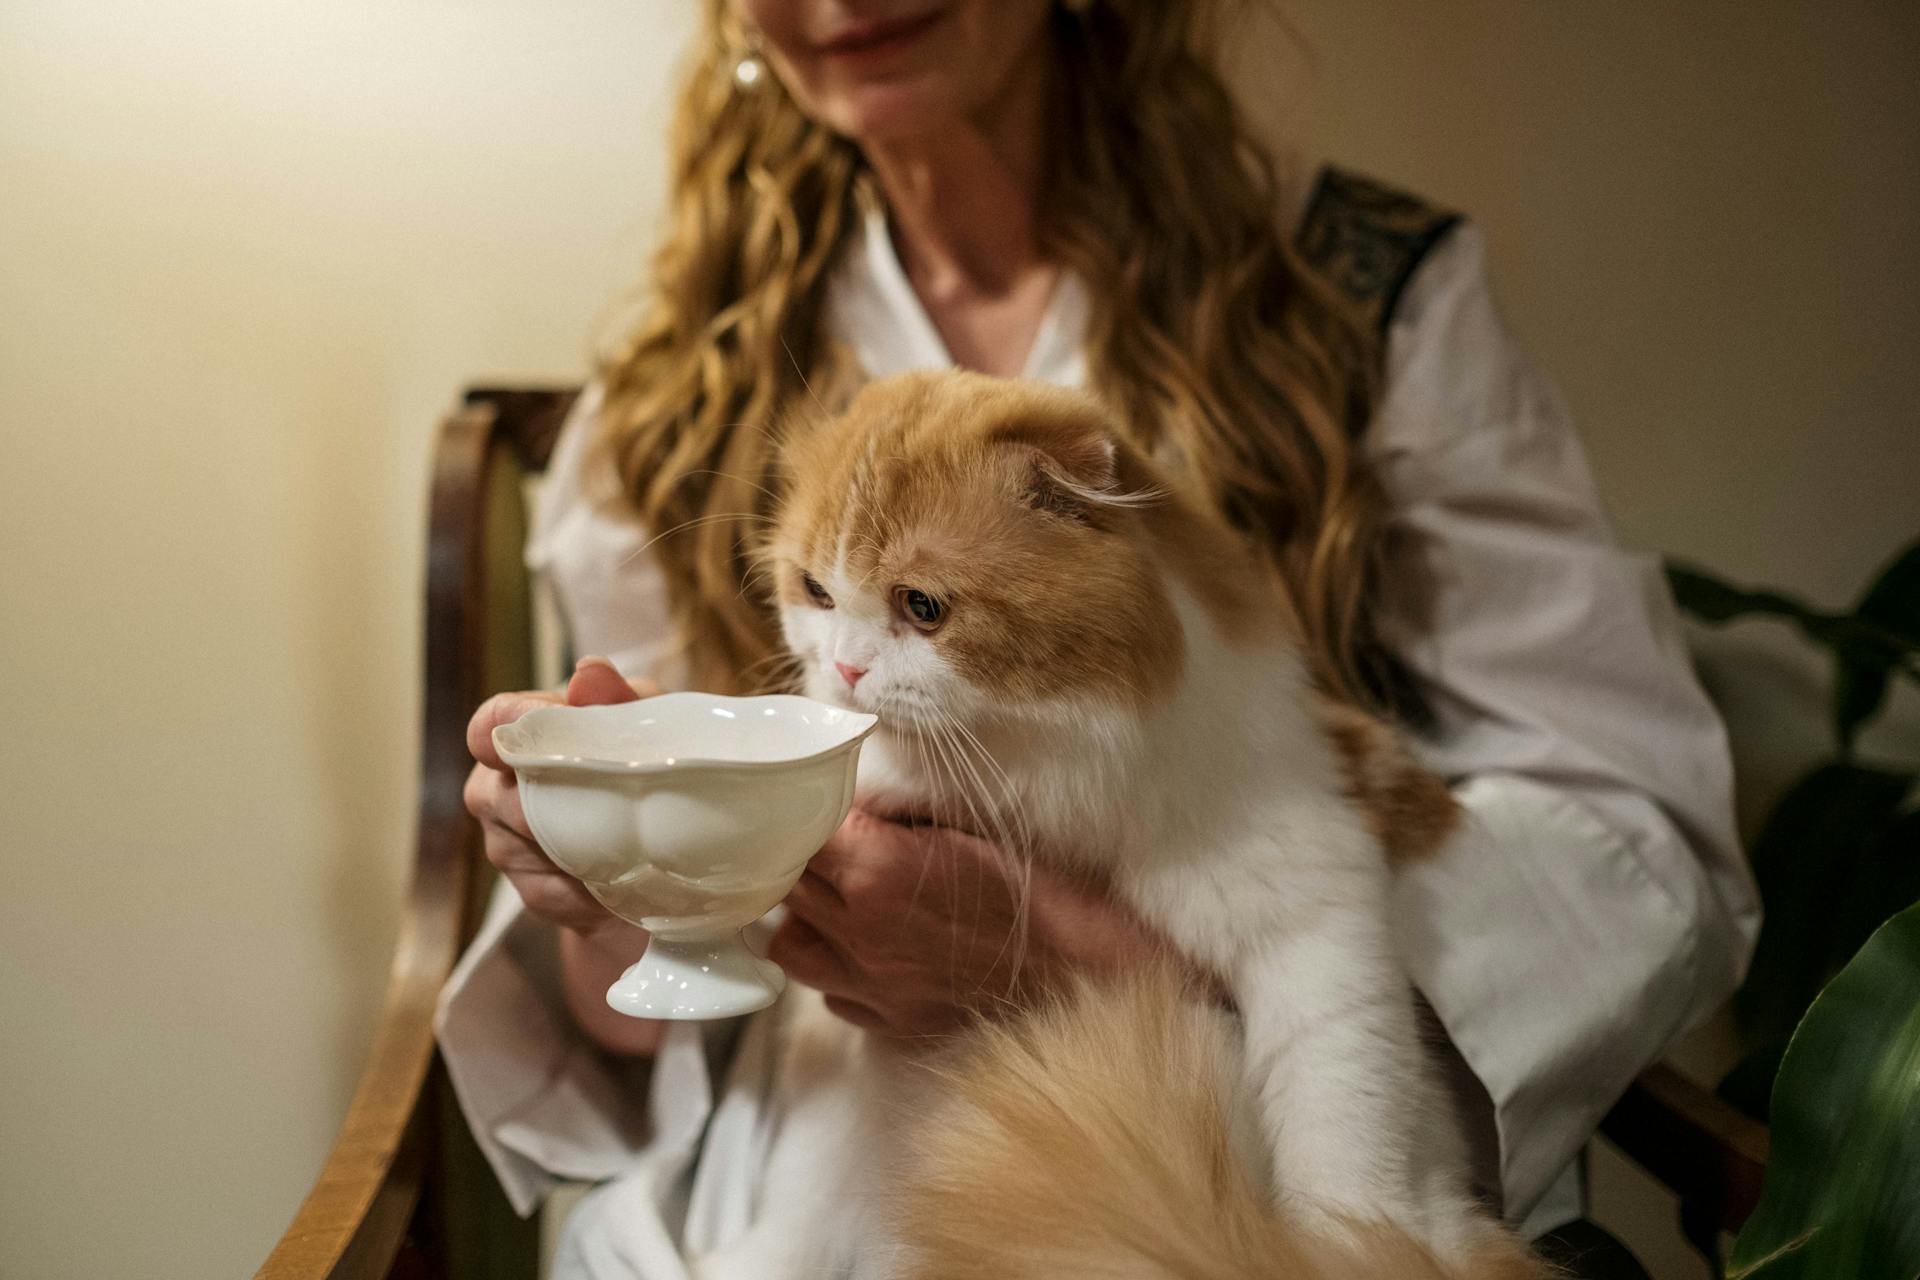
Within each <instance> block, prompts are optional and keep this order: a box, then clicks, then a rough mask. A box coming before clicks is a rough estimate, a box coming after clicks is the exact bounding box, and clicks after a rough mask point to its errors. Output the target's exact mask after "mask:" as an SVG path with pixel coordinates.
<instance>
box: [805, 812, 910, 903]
mask: <svg viewBox="0 0 1920 1280" xmlns="http://www.w3.org/2000/svg"><path fill="white" fill-rule="evenodd" d="M899 830H901V828H896V827H895V826H894V824H892V823H890V822H883V821H882V820H880V819H878V818H876V817H874V816H873V815H871V814H869V813H867V812H865V811H864V810H861V809H854V810H851V811H850V812H848V814H847V817H846V821H844V822H842V823H841V824H840V829H839V830H838V831H835V832H834V833H833V834H832V835H830V836H828V837H827V842H826V844H824V845H822V846H821V847H820V851H819V852H818V853H816V854H814V855H813V857H812V858H811V859H809V860H808V862H807V874H808V875H811V876H814V877H815V878H817V879H819V880H821V881H822V882H824V883H825V885H826V886H827V887H828V888H829V889H831V890H832V891H833V892H834V894H835V895H836V896H838V897H839V899H840V900H841V901H842V902H845V901H847V900H848V899H849V898H850V897H851V896H852V895H853V894H854V893H857V892H859V890H860V888H861V887H862V886H863V885H867V884H870V883H871V882H872V881H873V880H874V879H875V878H876V876H877V875H878V874H880V873H881V872H883V871H884V869H885V864H886V862H887V859H888V857H889V855H890V854H891V853H892V847H891V846H892V843H893V839H894V837H895V836H896V833H897V832H898V831H899Z"/></svg>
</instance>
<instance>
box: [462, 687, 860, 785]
mask: <svg viewBox="0 0 1920 1280" xmlns="http://www.w3.org/2000/svg"><path fill="white" fill-rule="evenodd" d="M639 708H648V709H652V710H656V711H661V710H664V711H671V712H674V713H676V714H678V713H680V712H681V709H682V708H685V709H686V710H687V711H688V712H692V713H695V714H697V712H698V711H699V710H702V709H704V710H706V711H709V712H712V711H714V710H716V709H718V710H720V711H723V712H726V711H732V712H736V713H737V712H738V711H743V710H770V711H778V710H780V709H783V708H785V709H791V710H795V711H798V710H801V709H803V708H804V709H809V710H813V711H817V712H819V713H821V714H822V715H823V716H824V717H825V720H826V722H827V723H829V724H843V725H844V726H845V729H844V730H843V731H842V732H840V733H839V734H838V735H836V736H835V738H834V740H833V741H832V742H830V743H828V744H827V745H826V746H824V747H821V748H820V749H819V750H815V751H809V752H808V753H807V754H806V755H802V756H781V757H779V758H777V759H772V760H751V759H744V760H743V759H739V758H728V757H725V756H714V755H674V756H667V757H665V758H663V759H652V760H635V759H631V758H627V757H623V756H610V755H601V754H594V753H591V752H585V751H552V750H549V751H537V750H533V749H532V747H533V745H534V744H533V743H532V742H529V741H528V740H527V739H528V738H529V737H531V736H532V735H533V733H534V731H536V730H538V729H539V728H540V727H541V725H542V724H543V723H545V722H548V721H553V720H560V719H565V720H570V721H574V722H576V723H577V722H578V719H579V718H580V715H581V713H583V712H584V713H587V714H588V716H589V717H590V718H592V719H599V720H607V719H616V718H626V717H631V716H634V715H635V714H636V710H637V709H639ZM749 723H752V722H751V721H749ZM879 723H880V717H878V716H875V715H869V714H868V713H866V712H864V711H853V710H849V709H848V708H845V707H836V706H833V705H832V704H830V703H826V702H820V701H818V700H816V699H813V698H806V697H802V696H800V695H799V694H792V693H768V694H759V695H756V696H753V697H745V698H735V697H729V696H728V695H726V694H719V693H693V692H683V693H662V694H657V695H655V696H654V697H651V698H640V699H637V700H635V701H633V702H616V703H610V704H604V705H599V706H590V707H537V708H535V709H534V710H532V711H529V712H527V713H526V714H525V715H523V716H521V717H520V718H519V719H518V720H515V721H513V722H512V723H511V724H503V725H498V726H496V727H495V728H494V730H493V747H494V750H495V751H497V752H499V753H500V759H501V760H502V761H504V762H505V763H506V764H507V765H509V766H510V767H512V768H514V769H579V770H584V771H587V772H591V773H621V774H648V773H674V772H680V771H684V770H691V769H749V770H754V771H756V772H759V771H766V770H770V769H796V768H800V767H802V766H805V765H810V764H815V763H818V762H819V761H821V760H823V759H826V758H827V757H830V756H834V755H838V754H840V753H842V752H845V751H850V750H852V749H853V748H854V747H855V746H857V745H859V743H860V742H861V741H863V740H864V739H865V738H866V736H867V735H868V734H870V733H872V732H873V731H874V729H875V728H876V727H877V726H878V725H879ZM523 726H525V727H524V728H523Z"/></svg>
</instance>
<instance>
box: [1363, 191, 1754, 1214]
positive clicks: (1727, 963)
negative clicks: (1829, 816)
mask: <svg viewBox="0 0 1920 1280" xmlns="http://www.w3.org/2000/svg"><path fill="white" fill-rule="evenodd" d="M1369 448H1370V452H1371V454H1372V456H1373V458H1374V461H1375V463H1376V464H1377V467H1378V469H1379V472H1380V475H1381V477H1382V480H1383V483H1384V485H1385V487H1386V490H1387V493H1388V497H1389V501H1390V504H1391V508H1392V513H1391V519H1390V526H1389V534H1388V550H1387V567H1386V571H1385V574H1384V577H1383V582H1382V591H1381V601H1380V619H1379V621H1380V628H1381V635H1382V638H1383V640H1384V641H1385V642H1386V643H1387V645H1388V646H1389V647H1390V648H1391V649H1392V650H1393V651H1394V652H1395V653H1396V654H1397V655H1398V657H1399V658H1400V659H1401V660H1402V661H1403V662H1404V663H1405V665H1406V666H1407V668H1408V669H1409V671H1410V672H1411V674H1412V675H1413V676H1414V678H1415V681H1416V683H1417V685H1418V687H1419V688H1420V690H1421V692H1422V693H1423V694H1424V696H1425V698H1426V700H1427V702H1428V704H1429V707H1430V709H1431V711H1432V713H1433V720H1432V724H1431V727H1430V730H1429V732H1428V733H1427V735H1426V736H1425V737H1424V738H1423V740H1422V741H1420V742H1418V743H1416V748H1417V749H1418V750H1419V751H1420V753H1421V754H1422V755H1423V757H1424V758H1425V760H1426V761H1427V763H1428V764H1429V765H1431V766H1432V767H1434V768H1436V769H1437V770H1439V771H1440V772H1441V773H1443V774H1444V775H1446V776H1447V777H1448V778H1449V779H1450V780H1451V781H1452V782H1453V784H1454V789H1455V794H1456V795H1457V796H1458V798H1459V800H1460V801H1461V803H1462V805H1463V806H1464V808H1465V810H1466V813H1467V818H1468V821H1467V824H1466V827H1465V830H1464V831H1463V833H1462V835H1461V836H1460V838H1458V839H1456V840H1455V841H1453V842H1452V843H1451V844H1450V845H1449V846H1448V847H1447V849H1446V850H1445V851H1444V852H1442V853H1441V854H1440V855H1439V856H1437V857H1434V858H1430V859H1426V860H1423V861H1420V862H1417V863H1414V864H1412V865H1410V866H1409V867H1407V868H1405V869H1404V870H1403V871H1402V873H1401V874H1400V876H1399V878H1398V881H1397V885H1396V890H1395V893H1396V898H1395V904H1394V906H1395V913H1396V922H1397V926H1398V928H1399V930H1400V934H1401V937H1402V940H1403V947H1404V951H1405V955H1406V959H1407V962H1408V965H1409V967H1410V969H1411V971H1412V974H1413V977H1414V980H1415V982H1416V984H1417V985H1418V987H1419V988H1420V990H1421V992H1422V994H1423V995H1425V997H1426V998H1427V1000H1428V1001H1429V1003H1430V1004H1431V1005H1432V1006H1433V1009H1434V1011H1435V1013H1436V1014H1437V1016H1438V1017H1439V1019H1440V1021H1441V1023H1442V1024H1443V1025H1444V1026H1445V1028H1446V1030H1447V1033H1448V1035H1449V1036H1450V1037H1451V1038H1452V1040H1453V1042H1454V1045H1455V1047H1456V1048H1458V1050H1459V1051H1460V1053H1461V1055H1462V1057H1464V1059H1465V1060H1466V1062H1467V1064H1468V1065H1469V1066H1470V1067H1471V1068H1472V1070H1473V1072H1474V1074H1475V1075H1476V1076H1478V1078H1479V1079H1480V1082H1481V1083H1482V1084H1483V1085H1484V1086H1485V1088H1486V1090H1487V1092H1488V1094H1489V1095H1490V1096H1491V1098H1492V1100H1493V1103H1494V1110H1495V1122H1496V1125H1497V1128H1498V1131H1499V1139H1500V1174H1501V1182H1502V1189H1503V1191H1504V1194H1505V1199H1506V1209H1507V1213H1508V1215H1509V1216H1510V1217H1513V1218H1520V1217H1522V1216H1524V1215H1525V1214H1526V1213H1527V1212H1528V1210H1529V1209H1530V1208H1532V1207H1533V1205H1534V1204H1535V1203H1536V1202H1537V1201H1538V1200H1539V1199H1540V1197H1541V1195H1542V1194H1543V1192H1544V1191H1545V1190H1546V1189H1547V1187H1548V1185H1549V1184H1550V1183H1551V1182H1552V1181H1553V1180H1554V1178H1555V1175H1556V1174H1558V1173H1559V1172H1560V1171H1561V1170H1562V1169H1563V1168H1565V1167H1566V1165H1567V1164H1568V1162H1569V1161H1570V1160H1571V1159H1572V1158H1573V1156H1574V1155H1575V1153H1576V1152H1577V1151H1578V1149H1579V1148H1580V1147H1581V1146H1582V1145H1583V1144H1584V1143H1585V1142H1586V1141H1587V1140H1588V1138H1589V1137H1590V1136H1591V1134H1592V1133H1593V1131H1594V1129H1595V1128H1596V1126H1597V1125H1598V1123H1599V1120H1600V1118H1601V1116H1602V1115H1604V1114H1605V1112H1606V1110H1607V1109H1608V1108H1609V1107H1610V1106H1611V1105H1612V1104H1613V1102H1614V1101H1615V1099H1617V1098H1618V1097H1619V1095H1620V1094H1621V1093H1622V1092H1623V1091H1624V1090H1625V1088H1626V1086H1627V1085H1628V1083H1630V1082H1631V1080H1632V1079H1633V1077H1634V1076H1635V1075H1636V1074H1637V1073H1638V1072H1639V1071H1640V1070H1641V1069H1642V1068H1644V1067H1645V1066H1646V1065H1647V1064H1648V1063H1650V1062H1651V1061H1653V1060H1654V1059H1655V1058H1656V1057H1658V1056H1659V1054H1660V1053H1661V1052H1662V1051H1663V1050H1664V1049H1665V1047H1666V1046H1667V1045H1668V1044H1669V1043H1670V1042H1671V1041H1672V1040H1673V1039H1674V1038H1675V1037H1676V1036H1677V1035H1679V1034H1680V1033H1681V1032H1683V1031H1685V1030H1686V1029H1687V1028H1688V1027H1689V1026H1691V1025H1692V1024H1694V1023H1695V1022H1697V1021H1699V1020H1700V1019H1702V1018H1704V1017H1705V1016H1706V1015H1707V1014H1709V1013H1710V1012H1711V1011H1712V1010H1713V1009H1714V1008H1716V1007H1717V1006H1718V1005H1719V1004H1720V1002H1721V1001H1723V1000H1724V999H1725V998H1726V997H1727V996H1728V995H1729V994H1730V993H1731V992H1732V990H1733V988H1734V987H1735V986H1736V985H1737V984H1738V982H1739V980H1740V978H1741V976H1742V975H1743V973H1744V971H1745V967H1746V963H1747V959H1748V957H1749V954H1750V952H1751V950H1752V945H1753V939H1754V935H1755V933H1756V931H1757V929H1758V927H1759V906H1758V901H1757V898H1756V896H1755V893H1754V888H1753V884H1752V880H1751V877H1750V875H1749V873H1748V871H1747V868H1746V863H1745V860H1744V858H1742V856H1741V854H1740V851H1739V849H1738V847H1737V843H1736V839H1735V836H1734V831H1733V814H1732V770H1731V765H1730V762H1729V758H1728V753H1727V745H1726V740H1725V732H1724V729H1723V728H1722V726H1721V724H1720V721H1719V718H1718V716H1717V715H1716V714H1715V712H1714V710H1713V708H1712V706H1711V705H1710V704H1709V703H1708V701H1707V699H1706V696H1705V694H1704V693H1703V692H1702V690H1701V689H1700V686H1699V684H1698V683H1697V681H1696V680H1695V678H1694V676H1693V672H1692V668H1691V666H1690V663H1689V660H1688V657H1687V653H1686V649H1685V646H1684V644H1683V641H1682V636H1681V631H1680V627H1679V623H1678V619H1677V617H1676V615H1675V611H1674V607H1673V603H1672V599H1671V597H1670V596H1669V594H1668V592H1667V589H1666V586H1665V583H1664V580H1663V578H1662V576H1661V573H1660V569H1659V564H1658V562H1657V560H1656V559H1655V558H1654V557H1651V556H1647V555H1639V554H1633V553H1629V552H1627V551H1624V550H1622V549H1621V548H1620V547H1619V546H1617V545H1616V543H1615V542H1614V539H1613V536H1612V534H1611V532H1610V530H1609V528H1608V526H1607V522H1606V519H1605V517H1604V515H1603V514H1602V512H1601V508H1600V503H1599V499H1598V496H1597V494H1596V493H1595V491H1594V487H1593V482H1592V479H1591V476H1590V475H1589V472H1588V468H1587V463H1586V459H1585V457H1584V455H1583V453H1582V451H1581V448H1580V444H1579V442H1578V440H1577V438H1576V437H1575V434H1574V431H1573V428H1572V424H1571V423H1570V421H1569V419H1568V415H1567V411H1566V408H1565V406H1564V405H1563V404H1562V402H1561V400H1560V398H1559V396H1558V395H1557V394H1556V393H1555V391H1554V390H1553V388H1552V387H1551V386H1550V385H1549V384H1548V383H1547V381H1546V380H1545V379H1544V378H1543V377H1542V376H1541V375H1540V373H1539V372H1538V371H1537V370H1536V369H1535V368H1534V367H1533V365H1532V364H1531V363H1530V362H1529V361H1528V359H1527V357H1526V356H1525V354H1524V353H1523V352H1522V351H1521V350H1520V348H1519V347H1518V345H1517V344H1516V343H1515V341H1514V340H1513V338H1512V337H1511V335H1510V334H1509V333H1508V332H1507V330H1506V328H1505V326H1504V325H1503V324H1502V323H1501V320H1500V318H1499V316H1498V314H1497V312H1496V310H1495V308H1494V305H1493V301H1492V297H1491V294H1490V291H1489V290H1488V287H1487V284H1486V280H1485V274H1484V267H1483V262H1482V247H1481V240H1480V236H1479V233H1478V232H1477V231H1476V230H1475V229H1474V228H1473V227H1471V226H1466V225H1463V226H1460V227H1457V228H1456V229H1455V230H1453V231H1452V232H1450V233H1449V234H1448V236H1447V237H1446V239H1445V240H1443V241H1442V242H1441V243H1440V244H1439V245H1438V246H1436V247H1435V249H1434V251H1433V253H1432V254H1431V255H1430V257H1429V258H1428V260H1427V261H1426V262H1425V263H1423V264H1422V265H1421V267H1420V268H1419V270H1418V271H1417V272H1416V274H1415V276H1414V278H1413V280H1412V281H1410V283H1409V286H1408V289H1407V291H1406V293H1405V294H1404V295H1403V297H1402V300H1401V303H1400V306H1399V307H1398V309H1397V310H1396V314H1395V317H1394V319H1393V322H1392V325H1391V328H1390V332H1389V334H1388V343H1387V379H1386V390H1385V395H1384V398H1383V401H1382V404H1381V408H1380V411H1379V413H1378V415H1377V417H1376V420H1375V422H1374V424H1373V427H1372V430H1371V434H1370V436H1369Z"/></svg>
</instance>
